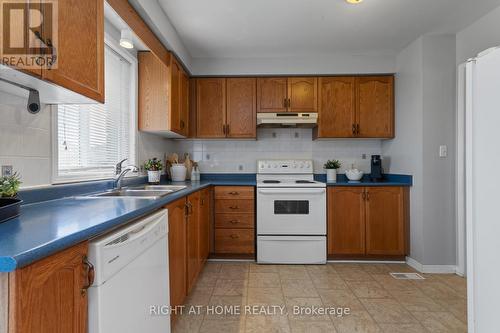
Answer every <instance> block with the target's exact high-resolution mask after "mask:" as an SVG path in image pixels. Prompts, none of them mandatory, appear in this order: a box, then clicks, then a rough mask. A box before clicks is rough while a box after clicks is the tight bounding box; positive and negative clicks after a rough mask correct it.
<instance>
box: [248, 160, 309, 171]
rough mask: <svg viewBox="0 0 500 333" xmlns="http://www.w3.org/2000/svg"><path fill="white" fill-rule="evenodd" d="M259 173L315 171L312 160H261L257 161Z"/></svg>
mask: <svg viewBox="0 0 500 333" xmlns="http://www.w3.org/2000/svg"><path fill="white" fill-rule="evenodd" d="M257 172H258V173H291V174H300V173H313V172H314V168H313V161H312V160H261V161H258V162H257Z"/></svg>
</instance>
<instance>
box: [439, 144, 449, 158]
mask: <svg viewBox="0 0 500 333" xmlns="http://www.w3.org/2000/svg"><path fill="white" fill-rule="evenodd" d="M446 156H448V147H447V146H445V145H442V146H439V157H442V158H444V157H446Z"/></svg>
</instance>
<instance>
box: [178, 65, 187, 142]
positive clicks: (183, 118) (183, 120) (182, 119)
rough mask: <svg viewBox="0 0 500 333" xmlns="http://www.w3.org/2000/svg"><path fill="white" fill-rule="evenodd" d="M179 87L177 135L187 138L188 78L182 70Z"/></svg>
mask: <svg viewBox="0 0 500 333" xmlns="http://www.w3.org/2000/svg"><path fill="white" fill-rule="evenodd" d="M180 85H181V91H180V115H179V125H180V132H179V134H180V135H182V136H186V137H187V136H188V135H189V76H188V74H187V73H186V72H185V71H184V70H183V71H182V72H181V76H180Z"/></svg>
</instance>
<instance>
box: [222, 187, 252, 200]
mask: <svg viewBox="0 0 500 333" xmlns="http://www.w3.org/2000/svg"><path fill="white" fill-rule="evenodd" d="M253 198H254V188H253V186H216V187H215V199H252V200H253Z"/></svg>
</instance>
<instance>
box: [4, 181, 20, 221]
mask: <svg viewBox="0 0 500 333" xmlns="http://www.w3.org/2000/svg"><path fill="white" fill-rule="evenodd" d="M20 185H21V177H19V175H18V174H17V173H14V174H13V175H11V176H5V177H0V223H2V222H4V221H7V220H8V219H11V218H14V217H16V216H19V213H20V207H21V202H22V201H21V200H20V199H18V198H17V192H19V186H20Z"/></svg>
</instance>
